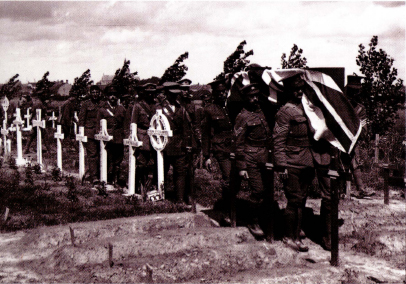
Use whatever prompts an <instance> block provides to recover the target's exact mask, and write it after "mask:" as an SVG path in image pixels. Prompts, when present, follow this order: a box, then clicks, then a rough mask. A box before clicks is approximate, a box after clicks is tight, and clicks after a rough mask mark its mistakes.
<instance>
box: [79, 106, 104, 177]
mask: <svg viewBox="0 0 406 284" xmlns="http://www.w3.org/2000/svg"><path fill="white" fill-rule="evenodd" d="M99 108H100V105H99V102H93V101H92V100H87V101H84V102H83V103H82V105H81V107H80V112H79V123H78V126H79V127H80V126H83V127H84V130H85V136H87V142H86V143H85V144H84V145H85V147H86V157H87V161H88V164H89V166H88V167H89V180H90V182H93V183H95V182H97V181H98V180H99V176H100V168H99V165H100V143H99V141H97V140H95V139H94V135H95V134H96V133H97V132H96V131H97V129H98V128H99V127H100V121H98V120H97V114H98V112H99Z"/></svg>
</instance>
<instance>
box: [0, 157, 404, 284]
mask: <svg viewBox="0 0 406 284" xmlns="http://www.w3.org/2000/svg"><path fill="white" fill-rule="evenodd" d="M65 154H66V155H65ZM64 155H65V158H66V159H65V158H64V163H65V162H66V163H65V164H64V169H66V170H70V171H71V172H77V162H76V161H77V159H76V157H77V156H76V154H75V153H64ZM52 159H55V153H54V152H52V153H47V154H45V157H44V160H45V161H46V162H47V161H48V166H47V170H48V174H38V175H37V174H35V175H34V182H33V185H35V186H37V187H35V186H30V187H25V188H20V190H21V189H23V190H22V191H21V192H16V191H14V192H13V191H12V190H8V191H7V192H6V193H7V194H9V193H10V194H12V196H9V195H7V198H8V200H9V201H10V200H12V201H13V202H12V204H14V207H13V208H11V213H10V218H9V219H8V220H7V221H4V216H3V215H2V216H1V220H0V226H1V228H2V233H1V234H0V252H1V253H0V282H1V283H39V282H41V283H51V282H52V283H152V282H155V283H182V282H184V283H186V282H187V283H224V282H232V283H405V280H406V278H405V269H406V260H405V255H406V240H405V235H406V234H405V230H406V226H405V225H406V224H405V223H406V202H405V199H404V195H403V196H402V195H401V194H402V192H400V190H399V189H397V188H392V190H391V192H390V204H389V205H384V203H383V193H382V192H381V191H379V189H377V188H376V190H377V191H376V192H377V194H376V195H375V196H373V197H372V198H370V199H352V200H348V199H344V200H340V205H339V218H340V220H342V221H343V224H342V226H341V227H340V230H339V233H340V236H339V237H340V246H339V249H340V251H339V259H340V265H339V266H338V267H333V266H331V265H330V252H328V251H325V250H323V249H322V248H321V246H320V245H319V243H320V238H321V236H320V226H321V225H320V224H321V221H320V199H309V200H308V202H307V204H306V210H305V212H304V220H305V222H304V224H303V226H304V231H305V233H306V235H307V238H306V239H304V243H305V244H306V245H308V246H309V247H310V250H309V252H308V253H296V252H294V251H292V250H291V249H290V248H287V247H285V246H284V244H283V243H282V241H281V238H282V232H283V230H284V221H283V210H284V208H285V207H286V199H285V197H284V194H283V192H282V191H280V188H279V189H278V186H277V187H276V192H275V200H276V202H277V203H278V208H277V210H275V212H274V218H275V241H274V242H272V243H269V242H266V241H265V240H256V239H254V238H253V236H252V235H251V234H250V233H249V231H248V230H247V229H246V227H245V224H244V216H245V213H246V210H249V209H247V208H245V206H244V202H243V199H244V198H243V197H244V194H245V192H244V190H242V192H240V194H239V199H238V201H239V202H238V204H237V205H238V208H239V211H238V212H237V218H238V222H237V227H236V228H230V227H222V226H220V225H219V224H221V222H220V220H221V218H220V216H221V215H220V214H219V212H218V207H217V204H215V203H214V201H215V200H217V199H218V198H219V197H220V196H221V192H220V190H219V188H220V176H221V175H220V174H219V171H215V172H214V173H211V174H209V173H207V172H206V171H204V170H197V171H196V177H195V183H196V185H197V186H196V193H197V201H198V203H199V204H201V205H199V206H198V213H197V214H193V213H190V212H184V211H185V208H179V207H177V206H175V205H174V204H173V203H171V202H170V201H168V200H166V201H160V202H157V203H154V204H151V202H150V203H147V204H144V203H142V202H137V201H136V200H128V199H125V198H123V197H122V195H121V194H120V193H109V195H108V197H105V196H100V195H98V194H97V192H92V191H90V190H89V188H88V187H86V186H82V185H80V184H76V186H77V187H76V189H75V192H74V193H75V195H76V197H77V199H75V201H73V199H72V196H70V195H69V190H68V187H67V186H66V185H65V182H64V181H59V182H53V181H51V179H50V174H49V172H51V169H52V167H53V162H51V161H54V160H52ZM32 160H35V156H34V155H32ZM15 172H16V171H15V170H10V169H4V165H3V168H2V169H1V177H2V178H4V177H5V176H7V175H9V173H11V174H10V175H9V176H10V177H11V184H16V185H17V184H18V183H19V184H20V185H24V186H25V184H28V183H27V182H26V181H25V180H24V179H27V177H26V175H25V172H24V171H23V170H20V175H19V176H18V175H16V174H15ZM13 179H15V180H14V181H13ZM46 184H47V185H48V186H50V188H48V189H47V190H46V189H45V185H46ZM2 186H3V187H4V182H3V181H2ZM38 186H39V187H38ZM5 190H6V189H5ZM24 190H32V194H31V193H29V192H28V193H27V192H25V194H24ZM172 191H173V189H172ZM168 193H170V192H168ZM2 194H3V193H2ZM68 197H69V198H71V200H70V199H68ZM73 197H74V196H73ZM168 197H170V196H169V194H168ZM55 201H57V203H55ZM22 204H23V206H21V205H22ZM1 209H2V211H3V209H4V208H1ZM54 210H56V211H58V212H62V213H58V214H56V213H55V212H56V211H54ZM61 210H62V211H61ZM3 212H4V211H3ZM3 212H1V214H3ZM154 213H161V214H154ZM68 214H69V216H65V215H68ZM135 215H149V216H138V217H137V216H135ZM125 216H132V217H128V218H117V217H125ZM101 219H103V220H101ZM107 219H108V220H107ZM40 220H42V221H41V222H40ZM70 220H71V221H70ZM97 220H99V221H97ZM78 221H81V222H78ZM84 221H88V222H84ZM56 224H58V225H57V226H48V227H47V226H45V225H56ZM37 226H38V227H37ZM34 227H36V228H34ZM71 232H72V235H71ZM109 252H110V254H111V259H110V258H109Z"/></svg>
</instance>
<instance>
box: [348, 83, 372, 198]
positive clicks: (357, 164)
mask: <svg viewBox="0 0 406 284" xmlns="http://www.w3.org/2000/svg"><path fill="white" fill-rule="evenodd" d="M360 85H361V84H360ZM359 87H361V86H359ZM346 88H347V96H348V95H349V96H348V98H349V101H350V103H351V105H352V106H353V108H354V110H355V112H356V114H357V116H358V118H359V119H360V121H361V125H362V131H361V134H360V137H359V138H358V141H357V143H356V144H355V146H354V149H353V150H352V152H351V153H350V154H346V153H341V152H340V158H341V161H342V162H343V164H344V165H346V166H347V168H349V169H350V171H351V173H352V176H353V177H354V182H355V187H356V189H357V192H356V193H352V194H351V196H353V197H355V198H359V199H362V198H364V197H370V196H372V195H374V194H375V193H374V192H368V191H367V190H366V189H365V185H364V182H363V180H362V172H361V160H360V148H359V141H360V140H365V138H366V131H367V129H366V125H367V123H366V121H367V114H366V110H365V107H364V106H363V105H361V104H360V103H358V102H357V101H356V98H357V96H359V92H358V93H355V94H354V89H355V88H354V86H352V88H351V87H349V86H348V85H347V87H346ZM355 90H356V89H355Z"/></svg>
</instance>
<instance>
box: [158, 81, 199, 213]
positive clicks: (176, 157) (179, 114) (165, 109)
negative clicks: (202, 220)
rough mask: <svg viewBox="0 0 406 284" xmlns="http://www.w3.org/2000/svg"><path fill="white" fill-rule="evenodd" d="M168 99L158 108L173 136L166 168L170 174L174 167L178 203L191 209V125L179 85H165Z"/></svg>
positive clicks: (168, 83)
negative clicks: (188, 180) (188, 179)
mask: <svg viewBox="0 0 406 284" xmlns="http://www.w3.org/2000/svg"><path fill="white" fill-rule="evenodd" d="M163 87H164V92H165V97H166V99H165V100H164V101H163V102H162V103H161V104H159V105H157V108H159V109H162V113H163V114H164V115H165V116H166V117H167V118H168V120H169V123H170V126H171V129H172V131H173V136H172V137H171V138H170V139H169V141H168V144H167V145H166V147H165V149H164V150H163V152H164V168H165V173H168V170H169V167H170V165H172V167H173V181H174V187H175V190H176V199H177V203H179V204H181V205H183V206H185V207H187V208H190V205H189V204H187V203H189V198H188V196H187V193H186V192H185V186H186V175H187V170H188V169H187V167H188V163H187V157H186V147H188V146H191V145H190V141H191V137H190V134H191V125H190V118H189V117H188V113H187V111H186V109H185V108H184V107H183V106H182V105H181V104H180V102H179V96H180V95H181V91H180V87H179V84H178V83H175V82H166V83H164V84H163Z"/></svg>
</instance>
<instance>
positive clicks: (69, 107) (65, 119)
mask: <svg viewBox="0 0 406 284" xmlns="http://www.w3.org/2000/svg"><path fill="white" fill-rule="evenodd" d="M79 105H80V102H79V100H78V97H76V96H73V97H70V98H69V99H68V100H66V101H65V102H64V103H63V104H62V106H61V113H60V120H59V123H60V124H61V126H62V132H63V133H64V134H65V140H66V141H67V142H68V143H69V145H70V146H71V148H72V149H75V150H78V146H77V145H76V143H75V138H74V137H72V136H74V133H72V124H73V122H74V123H76V124H77V123H78V120H77V118H76V117H75V111H79V109H80V106H79ZM72 134H73V135H72ZM72 138H73V139H72Z"/></svg>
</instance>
